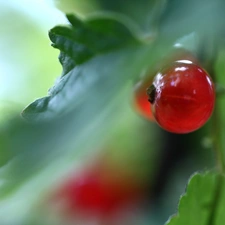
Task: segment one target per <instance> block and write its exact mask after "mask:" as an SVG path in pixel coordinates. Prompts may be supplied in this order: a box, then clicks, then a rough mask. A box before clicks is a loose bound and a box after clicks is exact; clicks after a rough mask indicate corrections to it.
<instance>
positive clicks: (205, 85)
mask: <svg viewBox="0 0 225 225" xmlns="http://www.w3.org/2000/svg"><path fill="white" fill-rule="evenodd" d="M148 96H149V101H150V102H151V103H152V110H153V113H154V116H155V119H156V121H157V122H158V124H159V125H160V126H161V127H162V128H164V129H165V130H167V131H170V132H174V133H189V132H192V131H195V130H197V129H198V128H200V127H201V126H203V125H204V124H205V123H206V121H207V120H208V119H209V117H210V116H211V114H212V112H213V108H214V103H215V90H214V85H213V82H212V80H211V78H210V76H209V75H208V74H207V72H206V71H205V70H203V69H202V68H201V67H199V66H198V65H196V64H193V63H192V62H191V61H188V60H183V61H182V60H180V61H176V62H174V63H173V64H172V65H170V66H169V67H167V68H165V69H164V70H162V71H161V72H159V73H158V74H157V75H156V77H155V78H154V81H153V85H152V86H150V88H149V89H148Z"/></svg>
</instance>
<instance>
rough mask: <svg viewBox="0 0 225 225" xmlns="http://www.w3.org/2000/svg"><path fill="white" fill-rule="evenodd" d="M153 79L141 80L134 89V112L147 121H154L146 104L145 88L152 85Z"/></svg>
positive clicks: (147, 103)
mask: <svg viewBox="0 0 225 225" xmlns="http://www.w3.org/2000/svg"><path fill="white" fill-rule="evenodd" d="M152 81H153V78H152V77H150V78H147V79H144V80H141V81H140V82H138V83H137V84H136V85H135V88H134V106H135V109H136V111H137V112H138V113H139V114H140V115H141V116H143V117H144V118H146V119H147V120H150V121H154V116H153V114H152V110H151V107H150V105H149V102H148V95H147V93H146V91H147V88H148V87H149V86H150V85H151V84H152Z"/></svg>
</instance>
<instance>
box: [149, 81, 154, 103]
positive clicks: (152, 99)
mask: <svg viewBox="0 0 225 225" xmlns="http://www.w3.org/2000/svg"><path fill="white" fill-rule="evenodd" d="M147 95H148V101H149V102H150V103H151V104H153V103H154V101H155V86H154V85H153V84H152V85H151V86H150V87H149V88H148V89H147Z"/></svg>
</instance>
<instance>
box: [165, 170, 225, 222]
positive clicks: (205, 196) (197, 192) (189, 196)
mask: <svg viewBox="0 0 225 225" xmlns="http://www.w3.org/2000/svg"><path fill="white" fill-rule="evenodd" d="M224 181H225V179H224V176H222V175H220V174H217V173H214V172H206V173H204V174H200V173H196V174H194V175H193V176H192V177H191V179H190V181H189V183H188V186H187V190H186V194H184V195H183V196H182V197H181V199H180V202H179V206H178V214H177V215H175V216H173V217H171V218H170V219H169V221H168V222H167V223H166V225H178V224H179V225H180V224H182V225H205V224H215V225H222V224H224V220H225V214H224V204H225V189H224V184H225V183H224Z"/></svg>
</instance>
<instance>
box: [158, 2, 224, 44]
mask: <svg viewBox="0 0 225 225" xmlns="http://www.w3.org/2000/svg"><path fill="white" fill-rule="evenodd" d="M224 11H225V2H224V1H223V0H214V1H211V0H197V1H196V0H189V1H187V0H168V1H167V5H166V7H165V11H164V13H163V15H162V17H161V22H160V27H159V30H160V35H167V38H170V37H173V36H176V37H179V36H182V35H184V34H185V33H186V34H187V33H191V32H197V33H198V34H200V36H201V37H203V38H206V37H208V36H215V37H218V36H221V35H222V32H224V26H225V21H224ZM205 47H207V45H206V46H205Z"/></svg>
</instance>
